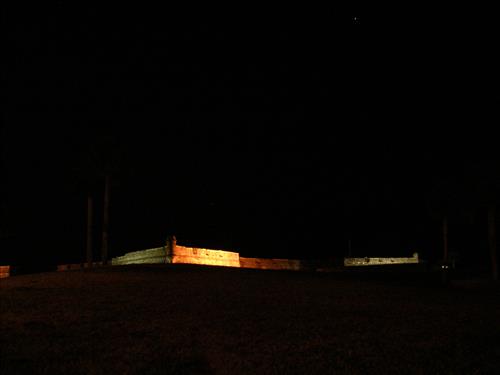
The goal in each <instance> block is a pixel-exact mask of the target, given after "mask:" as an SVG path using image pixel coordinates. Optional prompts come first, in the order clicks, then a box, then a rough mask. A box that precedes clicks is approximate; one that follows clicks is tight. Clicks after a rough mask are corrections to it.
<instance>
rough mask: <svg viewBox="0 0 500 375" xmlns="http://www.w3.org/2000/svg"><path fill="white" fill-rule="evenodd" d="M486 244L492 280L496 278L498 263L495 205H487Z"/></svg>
mask: <svg viewBox="0 0 500 375" xmlns="http://www.w3.org/2000/svg"><path fill="white" fill-rule="evenodd" d="M488 245H489V248H490V259H491V273H492V276H493V280H495V281H496V280H498V263H497V243H496V230H495V205H494V204H492V205H490V206H489V207H488Z"/></svg>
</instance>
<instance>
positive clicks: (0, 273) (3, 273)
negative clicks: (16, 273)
mask: <svg viewBox="0 0 500 375" xmlns="http://www.w3.org/2000/svg"><path fill="white" fill-rule="evenodd" d="M9 276H10V266H0V279H3V278H5V277H9Z"/></svg>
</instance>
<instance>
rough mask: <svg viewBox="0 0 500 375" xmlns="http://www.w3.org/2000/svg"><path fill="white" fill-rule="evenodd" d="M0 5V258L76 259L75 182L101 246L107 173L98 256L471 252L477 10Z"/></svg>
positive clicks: (475, 200)
mask: <svg viewBox="0 0 500 375" xmlns="http://www.w3.org/2000/svg"><path fill="white" fill-rule="evenodd" d="M3 7H4V8H7V7H10V8H8V9H5V11H4V12H2V13H3V20H2V25H3V32H4V35H5V36H6V43H5V45H4V51H3V52H4V53H3V56H4V57H3V64H2V66H3V69H2V73H3V74H2V76H3V82H4V85H3V87H4V90H3V92H4V100H3V103H4V105H3V106H2V107H3V125H2V133H1V146H2V165H1V168H2V173H1V180H0V181H1V186H0V188H1V197H2V201H1V206H0V208H1V210H2V211H1V216H0V218H1V235H2V242H3V244H2V248H1V249H0V251H1V252H2V253H3V256H4V258H7V256H6V255H5V254H7V253H8V254H9V256H8V257H10V258H12V254H14V257H15V258H16V259H17V260H19V259H26V258H28V257H44V258H45V257H46V258H47V259H48V258H50V259H53V260H54V261H55V262H63V261H78V260H80V259H82V258H83V254H84V251H85V222H86V216H85V215H86V211H85V210H86V197H87V194H88V193H90V194H91V195H92V196H93V197H94V201H95V206H96V207H95V209H96V218H95V235H96V238H95V246H96V249H95V251H96V257H97V252H98V247H99V233H98V232H99V226H100V217H101V215H102V212H101V210H102V196H103V189H104V188H103V186H104V182H103V181H104V178H103V176H104V174H105V173H106V172H107V171H110V173H111V175H112V181H113V185H112V188H111V211H110V254H111V256H116V255H121V254H123V253H124V252H126V251H132V250H138V249H144V248H148V247H155V246H160V245H162V244H163V242H164V240H165V238H166V236H167V235H168V234H176V235H177V237H178V239H179V242H180V243H184V244H195V245H201V246H207V247H212V248H222V249H228V250H230V249H235V250H237V251H238V250H239V251H240V252H241V253H242V254H243V255H249V256H269V257H277V256H280V257H300V258H317V257H320V258H321V257H323V258H324V257H338V256H344V255H345V254H346V252H347V243H348V240H349V239H351V240H352V246H353V252H354V254H355V255H359V256H365V255H375V254H377V255H385V254H397V255H400V256H409V255H411V254H412V253H413V252H414V251H419V252H420V253H421V254H424V255H425V256H427V257H428V258H432V257H433V256H434V257H438V255H436V254H437V253H440V251H441V250H440V248H441V246H442V245H441V243H440V242H439V241H440V237H439V228H440V221H439V220H440V215H442V214H443V212H447V213H448V214H449V215H450V220H451V222H450V223H451V224H450V225H452V224H453V226H452V227H450V228H454V229H450V232H451V231H452V230H454V231H455V232H454V233H456V234H457V235H456V236H455V237H452V234H451V233H450V238H451V239H450V246H451V247H452V250H454V251H457V252H459V253H460V254H462V256H464V257H469V258H472V257H475V256H479V255H478V254H483V253H484V254H486V252H487V247H486V245H485V243H486V242H485V241H486V237H485V234H484V233H485V230H484V228H483V227H484V225H483V224H484V220H485V219H484V212H485V211H484V210H485V207H486V205H487V204H490V202H497V204H498V197H500V194H499V191H498V187H499V184H498V181H499V179H500V167H499V161H500V158H499V153H498V146H497V145H496V140H495V135H494V134H495V130H496V128H497V127H498V124H499V123H500V122H499V115H498V109H499V104H500V95H499V92H498V84H499V73H498V66H500V64H499V61H498V59H497V57H496V52H497V51H496V50H497V49H498V38H497V35H500V30H499V22H498V20H497V19H495V18H494V17H493V13H492V12H489V11H488V10H487V9H482V10H479V11H477V10H472V9H429V8H426V9H423V8H422V9H403V8H400V9H396V8H391V9H382V8H377V9H375V8H373V9H369V8H349V9H347V8H338V9H334V8H314V9H313V8H312V7H311V8H308V9H286V8H279V9H271V8H265V9H264V8H255V9H236V8H234V9H207V10H203V11H202V10H200V9H197V10H194V9H191V10H186V9H182V10H181V9H173V8H162V9H160V8H157V9H153V8H146V7H145V6H144V7H142V8H140V9H139V8H125V7H122V8H109V9H104V8H98V7H97V8H91V7H90V6H89V7H85V8H84V7H81V8H80V7H77V6H76V5H71V6H66V5H63V2H56V3H54V4H51V5H47V4H45V3H44V4H42V5H38V7H39V9H34V8H30V9H25V8H21V7H20V6H17V8H16V6H10V5H9V6H3ZM483 232H484V233H483ZM458 233H460V236H459V235H458ZM482 241H483V242H482ZM481 256H482V255H481ZM10 258H9V259H10Z"/></svg>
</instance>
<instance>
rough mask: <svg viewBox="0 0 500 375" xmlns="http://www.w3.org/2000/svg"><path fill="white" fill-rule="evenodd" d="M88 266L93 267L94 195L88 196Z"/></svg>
mask: <svg viewBox="0 0 500 375" xmlns="http://www.w3.org/2000/svg"><path fill="white" fill-rule="evenodd" d="M87 267H89V268H90V267H92V196H91V195H90V194H89V195H88V196H87Z"/></svg>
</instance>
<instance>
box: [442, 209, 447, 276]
mask: <svg viewBox="0 0 500 375" xmlns="http://www.w3.org/2000/svg"><path fill="white" fill-rule="evenodd" d="M441 272H442V273H441V276H442V282H443V284H447V283H448V217H447V216H445V217H444V218H443V262H442V264H441Z"/></svg>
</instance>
